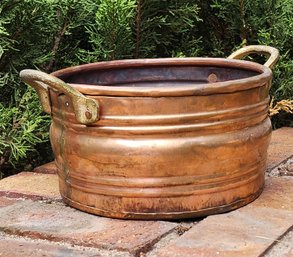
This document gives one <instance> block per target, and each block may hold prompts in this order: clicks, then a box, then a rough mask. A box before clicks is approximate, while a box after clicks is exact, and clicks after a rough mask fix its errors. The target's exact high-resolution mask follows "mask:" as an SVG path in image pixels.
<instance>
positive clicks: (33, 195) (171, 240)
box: [0, 128, 293, 257]
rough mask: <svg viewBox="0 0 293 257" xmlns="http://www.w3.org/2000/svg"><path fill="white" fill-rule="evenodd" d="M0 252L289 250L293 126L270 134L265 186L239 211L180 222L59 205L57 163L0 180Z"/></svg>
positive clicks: (269, 254) (272, 254)
mask: <svg viewBox="0 0 293 257" xmlns="http://www.w3.org/2000/svg"><path fill="white" fill-rule="evenodd" d="M0 217H1V219H0V256H5V257H8V256H9V257H16V256H17V257H18V256H34V257H41V256H54V257H63V256H76V257H77V256H82V257H83V256H117V257H119V256H121V257H122V256H123V257H124V256H125V257H126V256H146V257H151V256H153V257H154V256H158V257H159V256H161V257H167V256H168V257H173V256H174V257H176V256H178V257H179V256H180V257H185V256H187V257H188V256H201V257H213V256H223V257H226V256H235V257H236V256H237V257H238V256H241V257H242V256H247V257H248V256H249V257H250V256H251V257H252V256H253V257H254V256H265V257H289V256H293V128H282V129H278V130H276V131H274V132H273V136H272V141H271V144H270V148H269V163H268V170H267V176H266V187H265V189H264V192H263V193H262V195H261V196H260V197H259V198H258V199H257V200H255V201H254V202H253V203H251V204H249V205H247V206H245V207H242V208H240V209H238V210H235V211H232V212H229V213H225V214H219V215H212V216H209V217H206V218H204V219H201V220H188V221H180V222H167V221H129V220H128V221H126V220H117V219H109V218H104V217H98V216H94V215H90V214H87V213H83V212H80V211H78V210H75V209H73V208H70V207H68V206H66V205H64V204H63V203H62V201H61V198H60V196H59V193H58V179H57V175H56V167H55V165H54V164H53V163H49V164H46V165H43V166H40V167H38V168H36V169H35V172H22V173H20V174H18V175H15V176H11V177H8V178H5V179H3V180H1V181H0Z"/></svg>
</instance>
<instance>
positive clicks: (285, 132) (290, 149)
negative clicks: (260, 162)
mask: <svg viewBox="0 0 293 257" xmlns="http://www.w3.org/2000/svg"><path fill="white" fill-rule="evenodd" d="M291 156H293V128H286V127H284V128H280V129H277V130H275V131H273V133H272V139H271V142H270V145H269V150H268V169H269V170H270V169H272V168H274V167H276V166H277V165H278V164H280V163H281V162H284V161H286V160H287V159H288V158H290V157H291Z"/></svg>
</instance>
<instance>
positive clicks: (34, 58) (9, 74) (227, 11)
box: [0, 0, 293, 176]
mask: <svg viewBox="0 0 293 257" xmlns="http://www.w3.org/2000/svg"><path fill="white" fill-rule="evenodd" d="M292 31H293V1H292V0H283V1H277V0H262V1H260V0H246V1H244V0H242V1H232V0H225V1H224V0H213V1H194V0H177V1H175V0H137V1H135V0H80V1H76V0H62V1H60V0H2V1H1V5H0V90H1V99H0V110H1V118H0V156H1V157H0V176H7V175H9V174H11V173H14V172H17V171H18V170H22V169H28V170H29V169H31V168H32V166H34V165H38V164H39V163H41V162H45V161H48V160H50V159H51V158H52V153H51V152H50V147H49V142H48V126H49V123H50V117H48V116H47V115H45V114H44V113H43V112H42V111H41V109H40V104H39V102H38V99H37V96H36V94H35V93H34V92H33V91H32V90H31V89H30V88H27V87H26V85H24V84H23V83H21V82H20V81H19V75H18V74H19V71H20V70H22V69H24V68H35V69H40V70H43V71H45V72H51V71H54V70H57V69H60V68H64V67H69V66H72V65H76V64H81V63H89V62H96V61H102V60H113V59H123V58H146V57H171V56H172V57H183V56H210V57H212V56H213V57H226V56H228V55H229V54H230V53H231V52H233V51H234V50H236V49H237V48H240V47H241V46H243V45H248V44H265V45H270V46H274V47H276V48H278V49H279V50H280V53H281V59H280V61H279V63H278V65H277V66H276V67H275V69H274V83H273V86H272V89H271V94H272V95H273V96H274V97H275V99H276V100H281V99H292V95H293V77H292V76H291V74H292V71H293V59H292V56H293V53H292V42H293V40H292V34H293V33H292ZM258 61H259V60H258ZM261 61H263V60H261ZM273 124H274V127H278V126H284V125H286V126H292V125H293V124H292V116H291V115H290V114H285V113H283V112H281V113H280V114H279V115H278V116H276V117H274V118H273Z"/></svg>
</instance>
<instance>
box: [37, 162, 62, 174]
mask: <svg viewBox="0 0 293 257" xmlns="http://www.w3.org/2000/svg"><path fill="white" fill-rule="evenodd" d="M33 171H34V172H37V173H45V174H56V173H57V167H56V165H55V162H49V163H46V164H44V165H41V166H39V167H36V168H35V169H34V170H33Z"/></svg>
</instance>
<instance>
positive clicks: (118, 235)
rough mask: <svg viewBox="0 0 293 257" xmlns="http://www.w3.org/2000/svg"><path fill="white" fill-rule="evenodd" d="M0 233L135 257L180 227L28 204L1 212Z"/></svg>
mask: <svg viewBox="0 0 293 257" xmlns="http://www.w3.org/2000/svg"><path fill="white" fill-rule="evenodd" d="M0 216H1V217H2V218H1V219H0V230H2V231H4V232H7V233H9V234H14V235H21V236H27V237H30V238H39V239H47V240H51V241H56V242H67V243H71V244H74V245H80V246H88V247H96V248H102V249H108V250H123V251H129V252H131V253H133V254H136V253H139V252H141V251H145V250H147V249H148V248H149V247H151V246H152V245H153V244H155V243H156V242H157V241H158V240H159V239H160V238H161V237H163V236H164V235H165V234H167V233H169V232H171V231H172V230H173V229H174V228H175V227H176V226H177V224H176V223H171V222H163V221H129V220H118V219H109V218H103V217H99V216H94V215H91V214H87V213H84V212H81V211H78V210H75V209H73V208H70V207H66V206H64V205H63V204H62V203H54V204H48V203H41V202H34V201H30V200H26V201H23V202H18V203H16V204H14V205H13V206H7V207H3V208H1V209H0Z"/></svg>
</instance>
